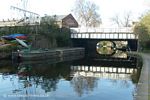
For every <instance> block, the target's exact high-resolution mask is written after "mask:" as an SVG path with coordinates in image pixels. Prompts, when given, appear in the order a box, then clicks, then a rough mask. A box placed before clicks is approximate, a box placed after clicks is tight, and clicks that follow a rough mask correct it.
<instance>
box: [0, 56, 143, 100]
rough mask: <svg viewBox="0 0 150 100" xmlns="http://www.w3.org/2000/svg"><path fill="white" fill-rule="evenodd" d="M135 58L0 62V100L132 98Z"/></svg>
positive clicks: (137, 69)
mask: <svg viewBox="0 0 150 100" xmlns="http://www.w3.org/2000/svg"><path fill="white" fill-rule="evenodd" d="M139 62H141V61H139V60H138V59H136V58H132V57H127V58H113V59H106V58H103V59H89V58H80V59H79V58H78V59H76V58H74V59H65V60H64V59H61V58H60V59H49V60H46V61H33V62H31V61H26V62H20V63H14V62H12V61H9V60H4V61H1V62H0V98H1V99H0V100H134V93H136V88H137V83H138V80H139V77H140V72H141V63H139Z"/></svg>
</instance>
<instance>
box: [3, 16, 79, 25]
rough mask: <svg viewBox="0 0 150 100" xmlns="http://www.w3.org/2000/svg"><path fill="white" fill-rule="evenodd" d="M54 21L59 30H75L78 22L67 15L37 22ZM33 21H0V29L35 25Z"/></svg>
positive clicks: (43, 18)
mask: <svg viewBox="0 0 150 100" xmlns="http://www.w3.org/2000/svg"><path fill="white" fill-rule="evenodd" d="M52 19H54V21H56V22H54V23H56V24H57V25H58V26H59V27H60V28H62V27H66V28H76V27H78V22H77V21H76V20H75V18H74V17H73V16H72V14H69V15H54V16H48V15H46V16H44V17H41V18H39V20H40V21H39V22H42V21H45V22H49V21H50V20H52ZM35 22H36V20H35V19H29V18H28V19H26V20H25V19H19V20H18V19H12V20H10V19H8V20H2V21H0V27H5V26H11V27H12V26H23V25H37V23H35Z"/></svg>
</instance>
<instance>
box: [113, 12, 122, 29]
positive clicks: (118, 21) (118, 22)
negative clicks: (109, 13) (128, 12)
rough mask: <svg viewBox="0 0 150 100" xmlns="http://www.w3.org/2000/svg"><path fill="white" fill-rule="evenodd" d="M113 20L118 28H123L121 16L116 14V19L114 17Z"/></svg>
mask: <svg viewBox="0 0 150 100" xmlns="http://www.w3.org/2000/svg"><path fill="white" fill-rule="evenodd" d="M111 20H112V21H113V22H114V23H115V24H117V26H118V27H120V26H121V21H120V18H119V15H118V14H116V15H115V16H114V17H112V18H111Z"/></svg>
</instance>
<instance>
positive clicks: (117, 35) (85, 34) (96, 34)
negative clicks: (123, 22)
mask: <svg viewBox="0 0 150 100" xmlns="http://www.w3.org/2000/svg"><path fill="white" fill-rule="evenodd" d="M71 38H83V39H84V38H85V39H138V36H137V35H136V34H134V32H133V30H132V28H99V29H87V30H83V29H80V28H78V29H71Z"/></svg>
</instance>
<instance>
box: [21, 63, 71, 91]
mask: <svg viewBox="0 0 150 100" xmlns="http://www.w3.org/2000/svg"><path fill="white" fill-rule="evenodd" d="M69 73H70V65H69V64H68V65H65V64H64V63H58V64H50V65H49V64H46V63H45V64H33V65H29V64H20V65H19V67H18V76H19V80H23V81H26V79H27V78H26V77H28V78H29V80H30V83H32V85H33V84H34V85H36V87H37V86H41V88H42V89H43V90H44V91H45V92H50V91H55V90H56V88H57V83H58V81H59V79H60V78H62V77H63V78H65V79H69V78H68V77H69V75H70V74H69ZM36 87H35V88H36Z"/></svg>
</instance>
